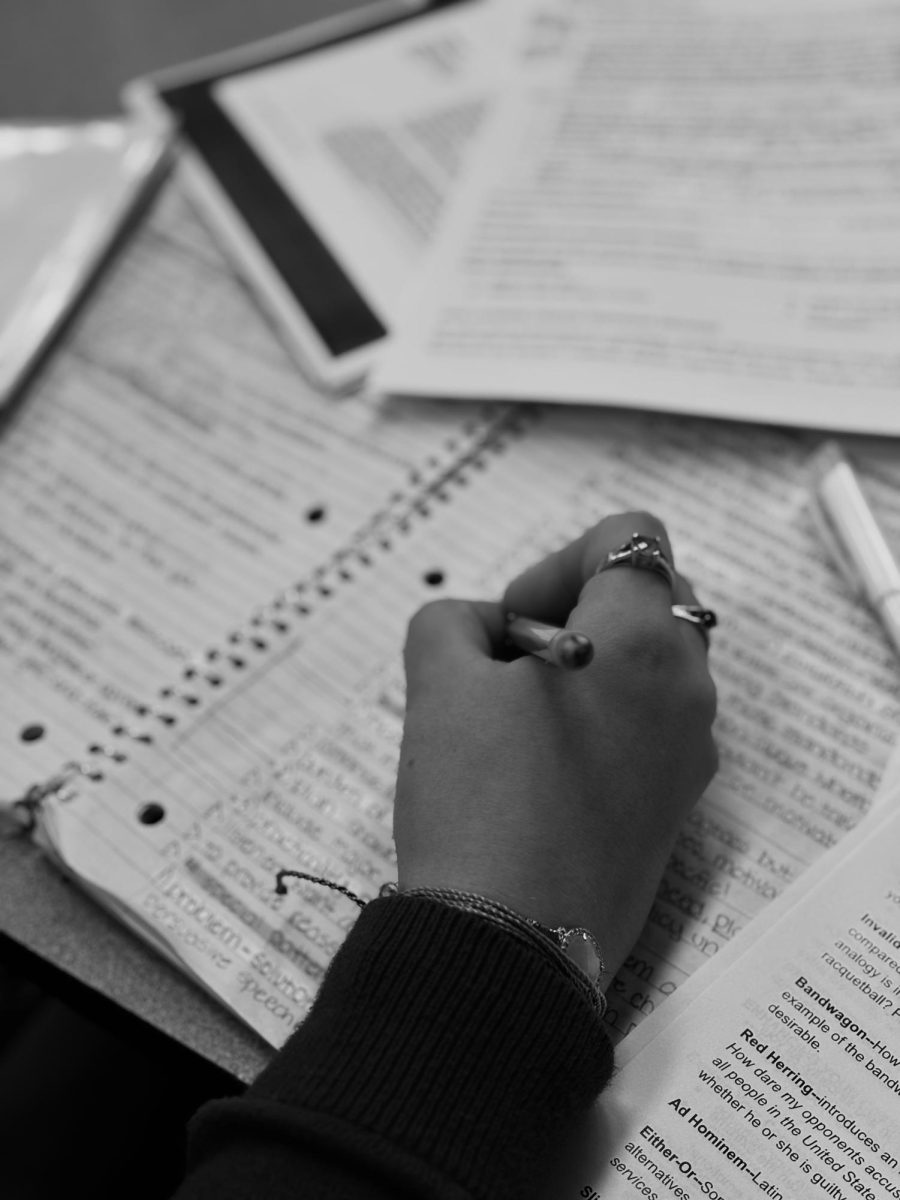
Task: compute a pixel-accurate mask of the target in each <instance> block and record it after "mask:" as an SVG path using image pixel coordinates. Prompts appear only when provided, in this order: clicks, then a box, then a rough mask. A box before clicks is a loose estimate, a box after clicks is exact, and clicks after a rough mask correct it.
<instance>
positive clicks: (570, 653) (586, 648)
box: [554, 630, 594, 671]
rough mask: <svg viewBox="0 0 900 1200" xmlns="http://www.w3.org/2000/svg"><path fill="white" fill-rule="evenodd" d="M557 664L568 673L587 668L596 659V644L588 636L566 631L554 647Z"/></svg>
mask: <svg viewBox="0 0 900 1200" xmlns="http://www.w3.org/2000/svg"><path fill="white" fill-rule="evenodd" d="M554 652H555V656H556V661H557V664H558V665H559V666H560V667H564V668H565V669H566V670H568V671H578V670H580V669H581V668H582V667H586V666H587V665H588V663H589V662H590V661H591V659H592V658H593V657H594V644H593V642H592V641H591V639H590V638H589V637H587V635H586V634H583V633H573V632H570V631H568V630H567V631H566V635H565V637H560V638H559V639H558V641H557V643H556V645H555V646H554Z"/></svg>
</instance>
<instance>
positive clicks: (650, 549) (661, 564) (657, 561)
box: [594, 533, 675, 589]
mask: <svg viewBox="0 0 900 1200" xmlns="http://www.w3.org/2000/svg"><path fill="white" fill-rule="evenodd" d="M612 567H638V568H639V569H640V570H642V571H655V572H656V574H657V575H662V577H663V579H665V580H666V582H667V583H668V585H669V587H670V588H673V589H674V587H675V568H674V567H673V566H672V564H671V563H670V562H669V560H668V559H667V558H666V556H665V554H664V553H663V549H662V544H661V542H660V539H659V538H658V537H650V536H649V535H647V534H644V533H633V534H632V535H631V537H630V538H629V539H628V541H627V542H625V544H624V545H622V546H620V547H619V548H618V550H611V551H610V552H609V554H607V556H606V558H605V559H604V560H603V562H602V563H601V564H600V566H599V567H598V568H597V570H596V571H595V572H594V574H595V575H600V574H601V573H602V572H603V571H609V570H610V569H611V568H612Z"/></svg>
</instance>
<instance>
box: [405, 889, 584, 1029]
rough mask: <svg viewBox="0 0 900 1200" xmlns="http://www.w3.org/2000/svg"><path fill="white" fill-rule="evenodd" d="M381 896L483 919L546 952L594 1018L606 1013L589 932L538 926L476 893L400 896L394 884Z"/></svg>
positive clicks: (413, 892)
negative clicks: (588, 1005) (444, 906)
mask: <svg viewBox="0 0 900 1200" xmlns="http://www.w3.org/2000/svg"><path fill="white" fill-rule="evenodd" d="M381 895H402V896H421V897H423V898H425V899H427V900H436V901H438V902H439V903H441V904H448V905H450V906H451V907H452V908H461V909H464V910H465V911H466V912H472V913H475V914H477V915H478V916H481V917H484V918H486V919H487V920H488V921H491V922H492V923H493V924H494V925H498V926H500V928H502V929H505V930H506V932H507V933H511V934H513V935H516V936H518V937H519V938H520V940H522V941H524V942H526V944H528V945H529V946H531V947H533V948H534V949H536V950H539V951H540V952H541V953H542V954H544V955H545V956H546V955H547V953H548V952H549V954H551V955H552V958H553V962H554V963H555V964H556V965H557V966H558V967H562V968H563V969H564V970H565V973H566V975H567V976H568V977H569V979H570V981H571V982H572V983H574V984H575V986H576V987H577V988H578V990H579V991H580V992H582V994H584V995H585V996H586V997H587V998H588V999H589V1000H590V1002H591V1004H592V1005H593V1007H594V1008H595V1009H596V1011H597V1016H598V1017H602V1016H603V1014H604V1013H605V1012H606V996H605V995H604V994H603V992H602V991H601V990H600V976H601V975H602V974H603V972H604V971H605V970H606V963H605V962H604V960H603V954H602V951H601V950H600V945H599V943H598V942H597V939H596V938H595V937H594V935H593V934H592V933H591V931H590V930H589V929H585V928H584V927H583V926H580V925H579V926H575V927H568V926H565V925H558V926H556V927H555V928H551V927H549V926H547V925H541V924H540V922H539V921H535V920H533V919H532V918H531V917H523V916H522V914H521V913H517V912H516V911H515V910H514V909H512V908H508V907H507V905H505V904H501V903H500V902H499V901H498V900H491V899H489V898H488V897H487V896H479V895H477V894H476V893H475V892H461V891H457V890H456V889H455V888H428V887H421V888H409V889H407V890H406V891H403V892H399V891H398V888H397V885H396V884H386V885H385V886H384V887H383V888H382V889H381Z"/></svg>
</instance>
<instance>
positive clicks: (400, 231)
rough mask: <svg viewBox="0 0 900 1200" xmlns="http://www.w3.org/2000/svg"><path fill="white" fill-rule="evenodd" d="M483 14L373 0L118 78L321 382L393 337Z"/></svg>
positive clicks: (472, 92)
mask: <svg viewBox="0 0 900 1200" xmlns="http://www.w3.org/2000/svg"><path fill="white" fill-rule="evenodd" d="M501 7H502V6H501ZM493 19H494V16H493V9H492V6H491V4H490V3H489V2H488V0H457V2H455V3H450V4H429V3H427V0H419V2H417V0H406V2H404V0H382V2H379V3H373V4H369V5H367V6H366V7H365V8H364V9H362V10H361V11H360V10H354V11H352V12H350V13H345V14H341V15H339V16H333V17H329V18H326V19H324V20H321V21H319V22H316V23H314V24H311V25H307V26H304V27H302V28H300V29H298V30H296V31H293V32H291V33H289V34H285V35H280V36H278V37H275V38H268V39H266V40H265V41H262V42H256V43H253V44H252V45H249V46H245V47H243V48H242V49H239V50H236V51H232V52H228V53H225V54H220V55H215V56H213V57H210V58H205V59H203V60H200V61H196V62H193V63H188V64H186V65H184V66H181V67H176V68H172V69H170V70H166V71H164V72H160V73H158V74H154V75H151V76H147V77H145V78H142V79H138V80H136V81H134V82H133V83H131V84H130V85H128V87H127V88H126V89H125V92H124V100H125V104H126V107H128V108H129V109H132V110H137V111H139V112H142V111H143V112H148V111H150V112H153V113H154V114H155V115H156V116H159V115H160V114H165V115H166V117H167V118H168V119H170V120H172V121H173V122H174V123H175V124H176V126H177V127H178V129H179V130H180V133H181V143H182V148H183V149H182V157H183V163H184V171H185V178H186V180H187V184H188V186H189V187H190V189H191V192H192V194H193V196H194V198H195V200H196V202H197V203H198V205H199V207H200V208H201V210H202V212H203V213H204V215H205V216H206V217H207V219H208V220H209V222H210V224H211V226H212V228H213V229H214V231H215V232H216V233H217V234H218V235H219V237H220V240H222V242H223V244H224V246H225V248H226V251H227V252H228V253H229V254H230V256H231V257H232V259H233V261H234V262H235V264H236V265H237V267H238V268H239V269H240V271H241V272H242V273H243V275H244V276H245V277H246V279H247V280H248V282H249V283H250V285H251V287H252V288H253V290H254V291H255V292H256V294H257V295H258V297H259V299H260V301H261V303H262V304H263V305H264V307H265V309H266V310H267V311H268V313H269V314H270V316H271V317H272V318H273V319H274V321H275V323H276V325H277V327H278V329H279V331H280V332H281V334H282V336H283V338H284V340H285V342H286V344H287V346H288V348H289V350H290V351H291V352H292V353H293V355H294V356H295V358H296V359H297V361H298V363H299V364H300V365H301V367H302V368H303V369H304V371H305V372H306V373H307V374H308V375H310V376H311V377H312V378H313V379H314V380H315V381H316V382H317V383H319V384H320V385H322V386H324V387H325V388H328V389H333V390H335V391H347V390H351V389H353V388H354V387H357V386H358V385H359V384H360V383H361V382H362V381H363V379H364V378H365V375H366V373H367V371H368V370H369V368H370V366H371V365H372V363H373V362H374V359H375V357H376V355H377V354H378V352H379V351H380V349H382V348H383V346H384V345H385V342H386V340H387V338H388V337H389V335H390V330H391V323H392V319H393V317H394V314H395V312H396V311H397V309H398V306H399V301H400V295H401V293H402V290H403V287H404V285H405V282H406V280H407V279H408V277H409V276H410V274H411V272H412V271H413V270H414V269H415V266H416V263H417V261H418V260H419V257H420V254H421V252H422V250H423V249H424V247H425V246H426V245H427V243H428V241H429V240H430V237H431V233H432V231H433V229H434V228H435V224H436V222H437V220H438V218H439V215H440V212H441V210H442V208H443V204H444V201H445V199H446V197H447V195H448V194H449V192H450V190H451V188H452V185H453V180H454V178H455V177H456V175H457V174H458V172H459V169H460V162H461V159H462V157H463V155H464V153H465V147H466V146H467V145H468V144H469V142H470V141H471V138H472V136H473V135H474V133H475V131H476V130H477V128H478V126H479V124H480V119H481V115H482V112H483V110H484V108H485V105H486V99H485V93H486V90H487V88H488V86H489V80H490V59H489V49H490V44H491V43H490V38H489V36H488V25H489V22H490V21H491V20H493Z"/></svg>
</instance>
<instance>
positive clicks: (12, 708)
mask: <svg viewBox="0 0 900 1200" xmlns="http://www.w3.org/2000/svg"><path fill="white" fill-rule="evenodd" d="M493 419H494V417H493V416H492V415H491V414H488V413H486V412H485V411H484V410H482V409H480V408H478V407H477V406H475V407H471V408H470V409H469V410H468V411H467V412H464V413H457V414H455V413H453V412H449V411H447V410H446V409H440V408H438V407H437V406H434V405H433V406H431V407H430V408H427V409H425V410H423V411H422V412H421V413H419V412H418V411H411V412H408V413H407V412H405V411H398V410H397V407H396V406H393V405H390V404H387V405H380V406H378V405H374V406H373V405H368V404H365V403H363V402H362V401H359V400H349V399H348V400H341V401H338V400H334V399H331V398H326V397H325V396H324V395H322V394H321V393H320V392H318V391H316V390H315V389H314V388H312V387H311V386H310V385H309V384H307V383H306V382H305V381H304V380H303V379H302V378H301V377H299V376H298V375H297V372H296V370H295V368H294V367H293V366H292V364H291V363H290V362H289V361H288V360H287V359H286V356H285V354H284V352H283V350H282V349H281V347H280V346H279V344H278V342H277V340H276V339H275V337H274V335H273V334H272V332H271V330H270V329H269V328H268V327H267V325H266V323H265V322H264V320H263V319H262V318H261V317H260V316H259V315H258V313H257V312H256V310H255V309H254V307H253V305H252V303H251V302H250V301H249V299H248V298H247V296H246V294H245V292H244V290H243V289H242V287H241V286H240V285H239V284H238V283H237V281H236V279H235V277H234V275H233V274H232V273H231V271H230V270H229V269H228V268H227V267H226V265H225V264H224V262H223V261H222V258H221V255H220V254H219V253H218V252H217V251H216V248H215V246H214V245H213V244H212V243H211V241H210V240H209V238H208V237H207V236H206V235H205V234H204V232H203V230H202V228H201V227H200V226H199V225H198V223H197V222H196V220H195V219H194V218H193V217H192V215H191V213H190V210H189V209H187V207H186V205H185V204H184V202H183V201H182V200H181V199H180V198H179V196H178V195H177V193H176V194H169V195H168V196H167V197H166V200H165V203H164V204H163V206H162V207H161V209H160V210H159V211H158V212H157V213H156V214H155V215H154V218H153V220H152V222H151V223H150V225H149V227H148V228H146V229H145V230H144V231H142V233H141V234H140V235H139V236H138V238H137V239H136V241H135V242H134V244H133V245H132V246H130V247H129V248H128V251H127V252H126V254H125V255H124V257H123V259H122V260H121V261H120V262H118V263H117V264H116V268H115V270H114V272H113V273H112V274H111V276H110V277H109V278H108V279H107V280H105V282H104V286H103V288H102V290H101V292H100V294H99V296H98V297H97V300H96V303H95V304H94V305H93V306H92V308H91V310H90V311H89V312H88V313H87V314H86V316H85V318H84V319H83V320H82V321H81V322H80V324H79V325H78V327H77V328H76V330H75V332H74V334H73V336H72V337H71V338H70V339H69V341H68V343H67V345H66V347H65V349H64V350H63V351H62V352H61V353H60V354H59V356H58V357H57V358H56V359H55V361H54V362H53V364H52V365H51V367H50V368H49V370H47V371H46V372H45V374H44V376H43V377H42V379H41V380H40V382H39V383H38V384H37V386H35V388H34V390H33V392H32V394H30V395H29V397H28V402H27V404H25V405H23V406H22V407H21V408H20V409H19V410H18V411H17V413H16V414H15V415H14V417H13V418H12V419H11V420H10V422H9V424H8V425H7V427H6V429H5V430H4V436H3V439H2V442H0V513H2V516H0V562H2V569H3V574H4V588H3V598H2V602H0V609H2V626H3V629H2V634H0V637H2V646H0V654H2V659H3V664H4V677H5V678H6V679H7V680H8V681H9V686H8V687H7V688H6V689H4V694H3V698H2V701H0V739H2V744H3V747H4V756H3V763H4V766H3V790H4V793H5V794H10V793H12V794H21V792H22V790H23V789H24V788H26V787H28V786H30V785H31V784H33V783H35V782H37V781H38V780H39V779H42V778H44V777H46V776H47V775H48V774H52V773H54V772H56V771H57V770H59V768H60V766H61V765H62V764H63V763H64V762H66V761H68V760H71V759H79V758H81V757H82V756H83V755H84V753H85V752H86V751H87V749H88V747H89V746H91V745H95V744H96V745H105V746H115V747H116V749H115V752H116V753H119V752H121V748H120V747H119V746H118V745H117V743H116V739H117V737H119V738H121V736H122V735H121V734H119V735H117V734H115V733H114V732H112V731H113V730H115V729H117V728H121V727H122V726H128V727H133V726H135V725H139V724H143V723H146V721H147V720H149V721H150V723H151V725H152V724H153V723H154V722H155V721H156V718H155V717H154V715H153V714H154V713H155V712H156V710H157V709H158V710H159V711H160V712H161V714H162V715H163V716H168V715H169V714H168V701H169V697H168V695H167V694H165V693H166V692H168V691H170V689H171V685H172V683H173V681H177V680H178V679H179V678H180V677H181V674H182V672H183V671H185V670H193V671H194V673H196V672H197V671H198V670H199V667H200V666H202V664H203V662H204V655H205V652H206V650H207V648H208V647H209V646H210V645H211V644H212V643H219V642H220V641H222V640H223V639H224V638H225V637H226V636H227V634H228V633H229V632H230V630H231V628H232V626H234V625H236V624H239V623H241V622H244V621H245V620H246V619H247V618H248V617H249V616H250V614H251V612H252V610H253V609H254V608H255V607H256V606H257V605H259V604H261V603H264V602H266V601H267V600H268V599H269V598H270V597H272V596H273V595H274V594H275V593H276V592H277V591H279V590H282V589H285V588H290V587H291V586H292V585H293V584H294V583H296V582H299V581H301V580H302V579H304V578H305V577H306V576H307V575H309V574H310V573H311V572H312V571H313V569H314V568H318V567H320V566H322V565H323V564H325V563H327V562H328V561H329V560H330V558H331V556H332V554H333V553H334V552H335V550H336V549H337V548H338V547H340V546H343V545H345V544H352V543H353V541H354V538H356V537H360V536H363V534H364V532H365V531H367V530H372V529H375V528H377V527H378V526H379V524H381V523H383V522H385V521H390V520H392V519H393V517H394V516H395V515H396V513H398V512H400V511H402V510H403V508H404V505H406V504H407V503H408V502H409V496H410V494H411V492H413V491H415V490H416V489H417V487H418V486H419V484H420V482H421V480H422V479H425V478H429V477H437V476H439V475H440V473H441V472H442V471H444V470H445V469H446V467H447V464H448V463H449V462H451V461H453V460H454V458H455V456H456V455H457V454H458V453H459V452H460V451H461V450H464V448H465V447H466V445H467V444H468V443H469V442H470V441H471V440H472V439H473V438H475V437H477V436H480V433H481V431H482V429H483V427H485V426H486V425H490V423H491V421H492V420H493ZM157 723H158V722H157Z"/></svg>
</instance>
